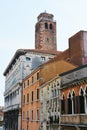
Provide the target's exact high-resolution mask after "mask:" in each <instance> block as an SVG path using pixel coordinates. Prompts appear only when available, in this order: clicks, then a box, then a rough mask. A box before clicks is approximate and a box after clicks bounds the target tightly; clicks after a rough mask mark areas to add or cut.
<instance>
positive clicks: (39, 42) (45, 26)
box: [35, 11, 57, 50]
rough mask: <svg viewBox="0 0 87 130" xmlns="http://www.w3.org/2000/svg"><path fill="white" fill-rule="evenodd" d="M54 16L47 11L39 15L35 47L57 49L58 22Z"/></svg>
mask: <svg viewBox="0 0 87 130" xmlns="http://www.w3.org/2000/svg"><path fill="white" fill-rule="evenodd" d="M53 18H54V16H53V15H52V14H48V13H47V12H46V11H45V12H44V13H41V14H40V15H39V16H38V17H37V23H36V26H35V49H39V50H57V45H56V22H55V21H54V20H53Z"/></svg>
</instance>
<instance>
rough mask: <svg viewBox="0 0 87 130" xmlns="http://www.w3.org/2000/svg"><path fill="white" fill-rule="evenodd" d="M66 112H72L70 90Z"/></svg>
mask: <svg viewBox="0 0 87 130" xmlns="http://www.w3.org/2000/svg"><path fill="white" fill-rule="evenodd" d="M68 114H72V100H71V93H70V92H69V94H68Z"/></svg>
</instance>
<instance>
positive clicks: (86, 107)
mask: <svg viewBox="0 0 87 130" xmlns="http://www.w3.org/2000/svg"><path fill="white" fill-rule="evenodd" d="M84 100H85V113H86V114H87V86H86V88H85V99H84Z"/></svg>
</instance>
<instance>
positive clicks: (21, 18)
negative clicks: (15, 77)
mask: <svg viewBox="0 0 87 130" xmlns="http://www.w3.org/2000/svg"><path fill="white" fill-rule="evenodd" d="M45 10H46V11H47V12H48V13H52V14H53V15H54V19H55V20H56V22H57V47H58V50H60V51H62V50H65V49H67V48H68V39H69V38H70V37H71V36H72V35H74V34H75V33H77V32H78V31H80V30H85V31H87V14H86V13H87V0H42V1H41V0H32V1H29V0H0V60H1V63H0V105H4V100H3V95H4V93H3V92H4V87H5V79H4V76H3V72H4V70H5V69H6V67H7V65H8V63H9V62H10V60H11V58H12V57H13V55H14V53H15V51H16V50H17V49H19V48H29V49H31V48H32V49H33V48H34V41H35V23H36V22H37V16H38V15H39V14H40V13H42V12H44V11H45Z"/></svg>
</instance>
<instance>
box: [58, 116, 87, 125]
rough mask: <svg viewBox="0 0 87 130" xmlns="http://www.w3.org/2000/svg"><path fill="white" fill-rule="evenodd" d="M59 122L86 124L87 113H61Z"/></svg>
mask: <svg viewBox="0 0 87 130" xmlns="http://www.w3.org/2000/svg"><path fill="white" fill-rule="evenodd" d="M60 122H61V124H83V125H85V124H87V114H75V115H61V121H60Z"/></svg>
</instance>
